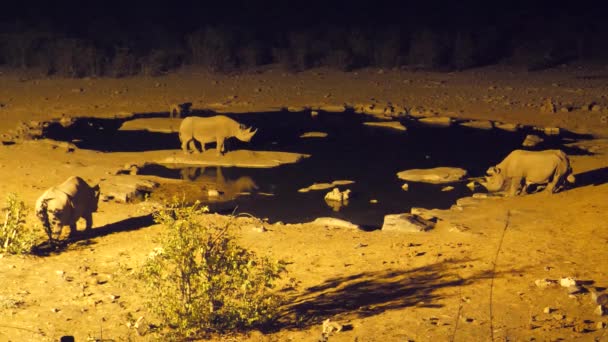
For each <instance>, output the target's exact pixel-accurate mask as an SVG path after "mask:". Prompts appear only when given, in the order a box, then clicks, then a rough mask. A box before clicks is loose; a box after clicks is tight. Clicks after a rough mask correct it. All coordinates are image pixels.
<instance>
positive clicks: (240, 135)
mask: <svg viewBox="0 0 608 342" xmlns="http://www.w3.org/2000/svg"><path fill="white" fill-rule="evenodd" d="M257 131H258V130H257V129H255V130H251V127H249V128H247V127H245V126H244V125H240V126H239V128H238V129H237V131H236V133H235V135H234V136H235V137H236V138H237V139H239V140H240V141H244V142H249V141H250V140H251V138H253V136H254V135H255V133H256V132H257Z"/></svg>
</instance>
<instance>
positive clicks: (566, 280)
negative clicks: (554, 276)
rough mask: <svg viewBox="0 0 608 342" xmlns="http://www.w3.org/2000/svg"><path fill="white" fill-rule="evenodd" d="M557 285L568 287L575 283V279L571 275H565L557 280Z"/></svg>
mask: <svg viewBox="0 0 608 342" xmlns="http://www.w3.org/2000/svg"><path fill="white" fill-rule="evenodd" d="M559 285H560V286H561V287H570V286H575V285H576V280H575V279H574V278H572V277H565V278H561V279H560V280H559Z"/></svg>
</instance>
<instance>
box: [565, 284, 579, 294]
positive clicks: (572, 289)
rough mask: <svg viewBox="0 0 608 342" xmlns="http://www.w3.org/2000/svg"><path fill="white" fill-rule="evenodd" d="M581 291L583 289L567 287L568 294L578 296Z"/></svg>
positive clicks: (576, 286) (575, 286)
mask: <svg viewBox="0 0 608 342" xmlns="http://www.w3.org/2000/svg"><path fill="white" fill-rule="evenodd" d="M582 291H583V288H582V287H580V286H578V285H572V286H568V294H578V293H581V292H582Z"/></svg>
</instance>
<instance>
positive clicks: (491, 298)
mask: <svg viewBox="0 0 608 342" xmlns="http://www.w3.org/2000/svg"><path fill="white" fill-rule="evenodd" d="M510 218H511V210H507V218H506V219H505V227H504V228H503V230H502V235H501V236H500V241H499V242H498V248H497V249H496V255H494V262H493V265H492V278H490V341H494V308H493V305H492V302H493V297H494V274H495V272H496V261H497V260H498V253H500V249H501V248H502V241H503V240H504V238H505V233H506V232H507V228H508V227H509V220H510Z"/></svg>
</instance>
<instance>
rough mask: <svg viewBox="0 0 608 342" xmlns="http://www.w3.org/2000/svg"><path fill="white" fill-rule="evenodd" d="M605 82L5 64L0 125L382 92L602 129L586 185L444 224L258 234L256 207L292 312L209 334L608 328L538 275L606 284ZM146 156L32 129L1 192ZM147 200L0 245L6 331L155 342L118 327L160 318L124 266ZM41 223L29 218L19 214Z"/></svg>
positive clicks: (599, 71)
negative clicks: (28, 240) (55, 138)
mask: <svg viewBox="0 0 608 342" xmlns="http://www.w3.org/2000/svg"><path fill="white" fill-rule="evenodd" d="M607 78H608V68H607V67H606V66H604V65H600V66H598V65H591V66H590V65H569V66H564V67H560V68H557V69H553V70H547V71H540V72H534V73H529V72H526V71H524V70H520V69H516V68H507V67H492V68H481V69H474V70H470V71H465V72H458V73H429V72H411V71H403V70H378V69H369V70H362V71H358V72H351V73H341V72H335V71H330V70H324V69H316V70H311V71H307V72H303V73H298V74H292V73H286V72H284V71H281V70H280V69H278V68H276V67H268V68H263V69H259V70H256V71H255V72H250V73H244V74H238V75H217V74H210V73H207V72H205V71H201V70H196V69H184V70H181V71H179V72H177V73H173V74H170V75H167V76H163V77H157V78H146V77H134V78H124V79H106V78H101V79H97V78H94V79H60V78H46V77H40V76H38V75H37V74H36V73H35V72H30V73H24V72H21V73H18V72H15V71H11V70H2V71H1V73H0V104H1V108H0V134H9V135H10V134H11V131H14V130H15V129H16V127H17V126H18V124H19V122H20V121H25V122H29V121H30V120H37V121H46V120H50V119H53V118H60V117H61V116H62V115H65V116H70V117H77V116H97V117H114V116H115V115H117V114H120V115H125V113H126V114H128V113H145V112H166V111H168V110H169V105H170V104H171V103H174V102H192V103H193V107H194V108H216V109H218V110H222V111H228V112H233V111H234V112H244V111H261V110H269V109H277V108H281V107H287V106H294V107H298V106H309V107H315V106H322V105H332V104H333V105H342V104H344V103H349V104H356V103H363V104H366V103H375V104H377V105H386V104H387V103H389V102H390V103H392V104H394V105H401V106H405V107H407V108H413V107H417V106H419V107H422V108H423V109H424V110H430V112H436V113H439V114H441V115H449V116H452V117H459V118H475V119H492V120H499V121H503V122H507V123H523V124H529V125H538V126H541V127H545V126H557V127H562V128H566V129H568V130H571V131H575V132H579V133H592V134H594V135H595V136H596V137H598V139H594V140H587V141H584V142H582V143H580V145H581V146H582V147H583V148H585V149H587V150H588V151H591V152H592V153H589V154H588V155H576V156H572V157H571V161H572V166H573V169H574V173H575V175H576V176H577V179H578V180H579V182H578V183H577V185H576V186H575V187H574V188H572V189H569V190H567V191H564V192H561V193H558V194H554V195H549V194H544V193H539V194H533V195H528V196H521V197H516V198H498V199H487V200H480V201H476V202H474V203H471V204H469V205H467V206H464V207H462V210H445V211H437V212H436V213H437V214H438V215H439V216H440V218H441V219H440V220H439V221H438V224H437V225H436V227H435V229H433V230H431V231H429V232H426V233H397V232H383V231H373V232H363V231H355V230H351V229H345V228H336V227H326V226H314V225H311V224H298V225H281V224H276V225H267V226H266V228H267V231H265V232H261V231H260V230H259V229H256V228H259V227H256V225H255V224H254V223H255V221H254V220H251V219H249V220H242V221H240V223H241V224H239V225H237V226H238V230H239V232H240V239H241V241H242V243H243V244H244V245H245V246H247V247H250V248H252V249H253V250H255V251H257V252H258V253H259V254H265V255H271V256H272V257H275V258H282V259H285V260H287V261H289V263H290V264H289V266H288V271H289V275H288V276H289V277H293V278H295V279H296V280H297V281H298V287H297V291H296V293H294V294H293V300H292V303H293V304H292V305H293V306H292V307H291V310H292V312H294V311H295V310H297V311H298V312H299V313H300V314H301V318H300V319H299V320H298V321H285V322H283V324H284V325H283V327H282V328H281V329H279V330H278V331H276V332H272V333H267V334H264V333H261V332H257V331H254V332H251V333H248V334H242V335H236V336H229V337H214V339H215V340H234V341H241V340H242V341H246V340H251V341H317V340H319V338H320V337H321V322H322V321H323V320H324V319H327V318H330V319H331V320H332V321H337V322H339V323H342V324H346V325H347V326H348V327H349V329H345V331H342V332H337V333H334V334H332V335H331V336H329V340H330V341H410V340H412V341H491V340H492V339H493V340H497V341H507V340H508V341H523V340H526V341H527V340H536V341H557V340H564V341H578V340H580V341H596V340H599V341H608V333H607V331H608V329H606V328H604V327H605V325H606V324H607V323H608V316H600V315H598V314H596V313H594V311H595V310H596V308H597V305H596V304H594V303H593V300H592V298H591V294H590V293H588V292H586V293H585V292H584V293H577V294H569V293H568V290H567V289H566V288H563V287H560V286H559V285H554V286H548V287H542V286H541V287H539V286H537V285H536V283H535V281H536V280H539V279H545V278H548V279H554V280H558V279H560V278H562V277H573V278H575V279H577V280H579V283H581V282H582V284H584V285H585V286H586V287H587V288H591V287H597V288H599V290H600V291H601V290H603V288H605V287H608V201H607V199H608V171H607V170H608V169H607V168H608V141H607V140H602V139H599V138H606V137H608V123H607V121H608V120H607V116H608V111H607V109H606V108H608V98H607V95H608V83H607V82H606V79H607ZM546 98H551V99H552V100H553V101H554V102H555V103H556V104H557V105H558V106H557V110H558V111H557V112H556V113H546V112H541V110H540V107H541V105H543V104H544V103H545V101H546ZM593 104H597V105H598V106H596V107H593ZM562 107H567V108H569V111H560V109H561V108H562ZM285 115H289V114H288V113H286V114H285ZM9 138H10V136H8V135H7V136H4V137H3V139H2V140H3V141H4V140H6V139H9ZM455 143H457V142H455ZM177 148H179V146H177V145H176V149H177ZM144 159H145V155H143V154H139V153H100V152H94V151H89V150H75V151H73V152H66V149H65V148H54V147H53V145H52V144H48V143H44V142H39V141H38V142H36V141H34V142H31V141H29V142H24V141H17V143H16V144H9V145H4V144H3V145H1V146H0V175H1V177H0V179H1V181H0V194H2V197H4V196H5V195H6V194H8V193H10V192H14V193H17V194H18V195H19V196H20V197H21V198H22V199H23V200H24V201H25V202H26V203H27V204H28V205H29V207H30V208H33V206H34V202H35V200H36V198H37V197H38V196H39V195H40V194H41V193H42V192H43V191H44V190H45V189H46V188H48V187H50V186H52V185H55V184H58V183H60V182H62V181H63V180H65V179H66V178H67V177H68V176H72V175H78V176H81V177H83V178H84V179H86V180H87V181H89V182H90V183H93V184H94V183H97V182H100V181H103V180H104V179H106V178H108V177H111V176H112V175H111V174H112V173H113V172H114V171H115V170H116V169H117V168H119V167H121V166H123V165H125V164H127V163H131V162H141V161H145V160H144ZM102 184H103V183H102ZM102 193H103V185H102ZM146 210H147V209H146V207H145V206H144V205H141V204H121V203H115V202H112V201H108V202H100V205H99V211H98V212H97V213H95V214H94V216H93V218H94V229H93V232H92V233H91V234H88V235H81V236H80V237H79V238H77V239H75V241H72V242H71V243H70V244H69V245H68V246H67V247H66V248H65V249H62V250H59V251H56V252H52V253H50V254H48V255H42V256H11V255H4V256H2V258H0V284H1V286H0V341H57V340H59V339H60V338H61V337H62V336H74V338H75V340H76V341H87V340H89V341H94V340H103V341H110V340H114V341H125V340H133V341H148V340H155V337H154V336H153V335H152V334H145V335H144V336H140V335H138V333H137V331H135V329H133V328H130V327H129V326H128V323H133V322H134V321H135V320H136V319H137V318H139V317H141V316H143V317H145V319H146V321H147V322H149V323H152V324H153V323H154V322H155V317H154V316H153V315H151V314H150V313H149V312H147V311H146V308H145V307H144V305H143V298H144V296H143V294H142V293H141V292H140V291H141V290H140V287H138V286H137V284H136V280H135V279H134V278H133V277H132V274H133V273H134V271H136V270H137V269H138V267H139V265H141V263H142V262H143V260H144V258H145V257H146V255H147V254H148V253H149V252H150V251H151V250H152V249H153V248H154V247H155V246H157V245H158V243H157V242H156V241H155V238H156V237H158V236H159V235H160V234H161V232H162V227H160V226H158V225H154V224H152V222H151V221H150V219H149V217H147V216H146V214H147V213H148V212H147V211H146ZM404 211H405V210H404ZM219 219H220V218H218V220H219ZM35 223H36V218H35V217H34V215H33V214H30V215H29V217H28V224H29V225H34V224H35ZM80 228H81V229H82V227H80Z"/></svg>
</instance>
